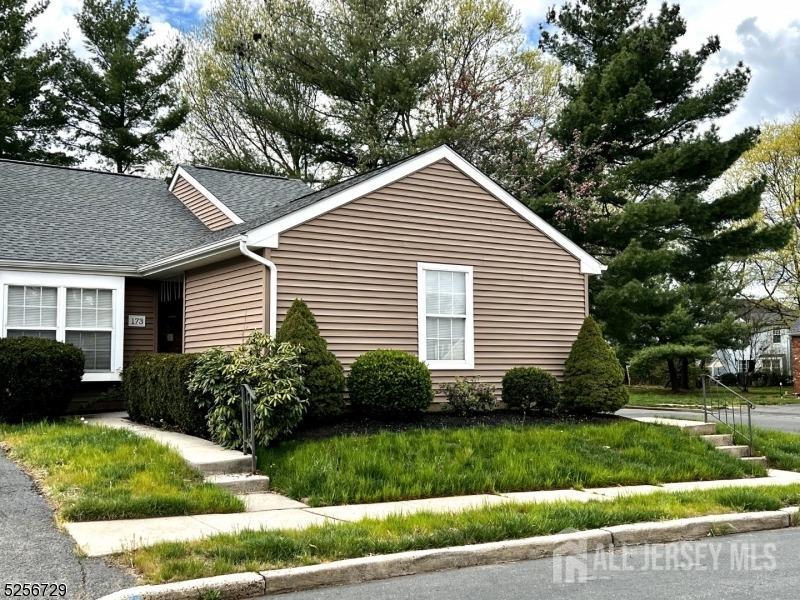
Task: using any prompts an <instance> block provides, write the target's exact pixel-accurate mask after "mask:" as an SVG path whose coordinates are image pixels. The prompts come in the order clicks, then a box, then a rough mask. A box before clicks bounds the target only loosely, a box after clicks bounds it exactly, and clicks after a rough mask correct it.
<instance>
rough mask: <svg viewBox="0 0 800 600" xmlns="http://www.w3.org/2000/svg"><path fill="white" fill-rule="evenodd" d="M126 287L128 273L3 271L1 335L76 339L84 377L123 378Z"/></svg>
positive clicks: (0, 279) (0, 276) (70, 341)
mask: <svg viewBox="0 0 800 600" xmlns="http://www.w3.org/2000/svg"><path fill="white" fill-rule="evenodd" d="M124 286H125V284H124V278H122V277H113V276H100V275H77V274H57V273H34V272H22V271H0V292H2V294H0V316H1V317H2V329H0V336H2V337H21V336H31V337H42V338H49V339H53V340H58V341H60V342H66V343H68V344H72V345H74V346H76V347H78V348H80V349H81V350H82V351H83V354H84V358H85V365H84V377H83V379H84V381H109V380H116V379H119V372H120V370H121V369H122V336H123V319H124V315H123V302H124V289H125V288H124Z"/></svg>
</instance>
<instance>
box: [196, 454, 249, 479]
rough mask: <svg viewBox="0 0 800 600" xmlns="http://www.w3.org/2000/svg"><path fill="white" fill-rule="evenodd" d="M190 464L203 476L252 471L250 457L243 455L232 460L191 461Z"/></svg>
mask: <svg viewBox="0 0 800 600" xmlns="http://www.w3.org/2000/svg"><path fill="white" fill-rule="evenodd" d="M189 464H190V465H191V466H192V467H194V468H195V469H197V470H198V471H200V472H201V473H202V474H203V475H223V474H232V473H246V472H247V471H249V470H250V465H251V460H250V457H249V456H246V455H244V454H242V455H241V456H235V457H232V458H224V459H220V460H208V461H202V462H200V461H189Z"/></svg>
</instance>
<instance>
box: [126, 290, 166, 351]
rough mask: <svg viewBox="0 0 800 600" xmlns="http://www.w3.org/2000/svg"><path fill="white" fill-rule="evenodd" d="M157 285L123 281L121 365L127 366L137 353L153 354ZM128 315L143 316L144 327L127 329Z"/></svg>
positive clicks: (155, 346) (156, 320)
mask: <svg viewBox="0 0 800 600" xmlns="http://www.w3.org/2000/svg"><path fill="white" fill-rule="evenodd" d="M157 286H158V283H157V282H152V281H146V280H144V279H132V278H127V279H125V335H124V339H123V353H122V356H123V359H122V360H123V363H124V364H125V365H127V364H128V363H129V362H130V361H131V359H132V358H133V355H134V354H136V353H137V352H155V351H156V349H157V347H158V343H157V330H156V327H157V322H158V313H157V307H158V287H157ZM128 315H144V317H145V326H144V327H128Z"/></svg>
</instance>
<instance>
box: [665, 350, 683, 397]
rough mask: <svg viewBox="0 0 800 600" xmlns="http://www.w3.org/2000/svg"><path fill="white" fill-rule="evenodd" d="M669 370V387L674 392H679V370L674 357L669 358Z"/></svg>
mask: <svg viewBox="0 0 800 600" xmlns="http://www.w3.org/2000/svg"><path fill="white" fill-rule="evenodd" d="M667 371H669V387H671V388H672V391H673V392H679V391H680V387H679V382H678V370H677V369H676V368H675V360H674V359H672V358H668V359H667Z"/></svg>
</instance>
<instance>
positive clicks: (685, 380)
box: [681, 358, 689, 390]
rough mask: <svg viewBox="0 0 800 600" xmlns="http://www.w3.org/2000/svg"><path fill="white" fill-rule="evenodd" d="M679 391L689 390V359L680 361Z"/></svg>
mask: <svg viewBox="0 0 800 600" xmlns="http://www.w3.org/2000/svg"><path fill="white" fill-rule="evenodd" d="M681 389H684V390H688V389H689V359H688V358H682V359H681Z"/></svg>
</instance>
